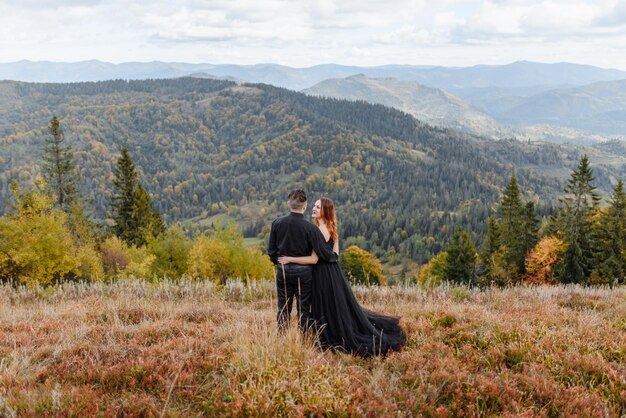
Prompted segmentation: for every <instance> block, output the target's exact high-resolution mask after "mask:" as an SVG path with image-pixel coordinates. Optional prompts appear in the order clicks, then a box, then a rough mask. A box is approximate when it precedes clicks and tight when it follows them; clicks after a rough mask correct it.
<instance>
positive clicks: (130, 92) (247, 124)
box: [0, 78, 609, 263]
mask: <svg viewBox="0 0 626 418" xmlns="http://www.w3.org/2000/svg"><path fill="white" fill-rule="evenodd" d="M7 88H10V89H14V91H15V96H16V97H18V98H19V106H17V105H16V106H6V107H2V108H0V143H1V144H2V149H3V153H2V155H0V165H1V166H2V167H3V171H2V172H0V197H1V198H0V212H2V211H3V209H4V207H5V206H4V203H3V199H5V198H7V197H8V196H9V194H10V182H11V180H12V179H16V178H17V179H19V180H20V181H21V182H29V181H30V180H29V179H32V178H34V177H35V176H36V174H37V173H38V172H39V167H40V164H39V163H38V159H39V150H40V148H38V147H40V142H41V137H42V129H44V128H45V126H46V125H47V124H48V122H49V116H48V115H51V114H59V115H60V114H62V115H63V119H62V123H63V128H64V131H65V134H66V136H67V138H68V139H70V138H79V140H78V141H74V142H73V152H74V156H75V160H76V165H77V167H79V170H78V171H79V173H80V180H81V181H80V182H79V189H80V191H81V192H82V194H83V196H84V197H85V200H87V201H89V202H90V206H91V208H92V209H93V214H94V218H95V219H97V220H99V221H104V220H106V219H107V217H108V216H109V215H110V214H111V212H110V203H111V198H112V196H113V194H116V193H118V191H117V189H116V188H115V186H114V185H113V184H112V182H111V173H112V172H113V171H114V169H115V166H116V165H117V157H118V155H119V154H120V151H121V149H122V148H123V146H126V147H127V148H128V151H129V154H130V155H132V158H133V162H134V163H135V164H136V167H137V171H138V172H140V173H142V176H141V177H142V178H141V179H140V183H141V185H142V187H143V188H144V190H146V191H149V195H150V197H151V198H152V200H153V202H152V203H153V210H154V211H155V212H158V213H159V214H161V216H162V217H163V220H164V221H167V222H168V223H175V222H178V221H184V222H189V223H194V224H196V226H199V225H202V224H204V222H205V221H206V219H207V218H211V217H213V216H218V215H222V214H223V215H226V216H228V217H229V218H231V219H232V218H236V219H237V220H238V221H239V222H240V223H242V224H244V223H245V224H246V225H253V224H254V225H255V227H254V228H251V231H248V234H249V235H256V234H258V233H259V232H260V231H261V230H262V229H263V225H267V224H269V222H270V221H271V219H272V217H273V216H275V215H276V214H277V213H278V212H281V205H282V204H283V194H284V191H285V190H288V189H289V188H291V187H292V186H294V185H296V184H298V185H303V186H304V187H305V188H306V189H307V191H310V192H311V193H312V194H314V195H321V194H324V195H328V196H329V197H331V198H332V199H333V200H334V201H335V202H336V203H337V207H338V209H339V210H340V215H341V223H342V228H341V231H340V233H341V235H342V238H344V239H346V241H344V242H347V239H348V238H350V239H352V240H353V242H354V243H358V244H359V246H361V247H362V248H364V249H365V250H367V251H369V252H372V253H373V254H375V255H376V256H377V257H381V258H382V257H383V256H384V255H385V253H386V252H389V251H391V249H392V248H393V249H394V251H395V252H396V253H397V254H398V255H399V256H401V257H403V258H413V259H415V260H416V261H418V262H420V263H422V262H426V261H427V260H428V259H430V258H431V257H432V256H434V255H436V254H437V253H439V252H440V251H442V250H443V249H444V248H445V245H446V243H447V242H448V241H449V239H450V237H451V235H452V233H453V228H452V227H451V225H457V224H458V225H462V226H463V228H464V229H465V230H466V231H467V232H468V233H469V234H470V237H471V238H472V241H473V242H475V243H477V242H479V241H480V239H481V238H482V237H483V236H484V234H485V232H486V220H487V219H488V218H489V216H492V215H493V207H494V204H496V203H497V202H498V200H499V199H500V191H501V190H502V188H503V187H504V186H506V180H508V178H507V176H508V174H509V173H510V172H511V170H512V169H513V168H516V170H517V171H516V173H517V175H518V181H519V182H520V184H519V186H520V187H522V188H525V189H527V190H532V191H533V193H534V194H535V195H536V196H537V197H539V198H540V200H538V201H537V207H536V210H537V212H538V214H539V215H545V214H546V213H547V212H549V211H550V208H551V207H552V206H554V204H555V203H556V196H557V194H558V192H559V191H560V190H561V188H562V187H561V186H562V185H561V184H560V183H559V181H558V180H555V179H554V178H552V177H546V176H543V175H542V174H541V172H540V170H541V168H542V167H548V166H549V167H550V168H551V169H552V168H555V169H558V168H561V169H562V168H564V167H569V165H570V162H571V161H574V160H576V159H577V158H578V156H577V155H575V153H573V152H571V151H570V150H568V149H566V148H564V149H561V147H560V146H557V145H545V146H544V145H541V146H540V145H537V144H522V143H520V142H518V141H508V140H502V141H490V140H484V139H481V138H475V137H471V136H469V135H466V134H463V133H460V132H455V131H452V130H446V129H438V128H433V127H431V126H428V125H426V124H423V123H420V122H419V121H417V120H415V119H414V118H412V117H411V116H409V115H407V114H405V113H402V112H399V111H397V110H395V109H392V108H388V107H385V106H380V105H370V104H367V103H364V102H347V101H342V100H336V99H324V98H317V97H309V96H306V95H303V94H300V93H296V92H293V91H289V90H284V89H279V88H275V87H272V86H266V85H241V86H238V85H236V84H234V83H231V82H223V81H217V80H207V79H204V80H201V79H194V78H182V79H175V80H144V81H129V82H127V81H121V80H116V81H106V82H97V83H73V84H32V83H17V84H15V85H13V84H12V83H8V87H7ZM7 100H8V99H7ZM42 127H44V128H42ZM520 167H523V168H520ZM596 177H597V179H598V180H597V181H598V183H599V184H600V185H602V186H603V187H604V188H607V187H609V186H608V185H609V176H608V175H607V171H606V170H604V169H602V168H599V169H598V170H597V172H596ZM503 179H505V180H504V181H503ZM249 207H263V208H271V210H267V211H266V212H265V214H263V216H262V217H259V218H257V217H255V216H250V215H249V213H246V210H247V208H249ZM161 229H162V228H161ZM133 241H134V239H133Z"/></svg>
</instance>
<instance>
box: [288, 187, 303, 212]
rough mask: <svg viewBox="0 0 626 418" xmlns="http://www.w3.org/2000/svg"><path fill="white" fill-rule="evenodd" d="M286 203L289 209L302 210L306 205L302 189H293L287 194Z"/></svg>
mask: <svg viewBox="0 0 626 418" xmlns="http://www.w3.org/2000/svg"><path fill="white" fill-rule="evenodd" d="M287 204H288V205H289V209H291V210H302V208H303V207H304V205H306V192H305V191H304V190H302V189H295V190H292V191H291V192H290V193H289V196H287Z"/></svg>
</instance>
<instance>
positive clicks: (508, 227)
mask: <svg viewBox="0 0 626 418" xmlns="http://www.w3.org/2000/svg"><path fill="white" fill-rule="evenodd" d="M523 210H524V209H523V206H522V199H521V197H520V191H519V187H518V185H517V179H516V178H515V175H513V176H511V180H510V181H509V184H508V185H507V186H506V189H505V191H504V197H503V198H502V207H501V209H500V213H501V218H500V236H501V243H502V245H504V246H505V247H506V253H507V254H506V256H505V258H504V260H505V261H506V263H508V264H514V265H515V266H516V267H517V270H518V272H521V271H523V269H524V258H525V255H526V254H525V249H524V244H523V229H524V223H523V220H522V215H523Z"/></svg>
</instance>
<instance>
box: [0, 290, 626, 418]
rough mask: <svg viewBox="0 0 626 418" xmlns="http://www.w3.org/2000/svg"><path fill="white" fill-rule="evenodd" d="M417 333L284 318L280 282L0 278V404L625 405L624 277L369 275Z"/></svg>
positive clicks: (38, 408) (246, 408) (347, 410)
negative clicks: (398, 346)
mask: <svg viewBox="0 0 626 418" xmlns="http://www.w3.org/2000/svg"><path fill="white" fill-rule="evenodd" d="M355 293H356V294H357V298H359V300H360V301H361V302H362V303H363V304H364V305H365V306H367V307H368V308H372V309H375V310H379V311H384V312H387V313H390V314H397V315H401V316H402V318H403V319H402V324H403V326H404V328H405V329H406V330H407V333H408V335H409V340H408V344H407V346H406V348H405V349H404V350H402V351H401V352H398V353H393V354H391V355H389V356H387V357H385V358H375V359H368V360H364V359H360V358H355V357H352V356H350V355H345V354H336V353H332V352H322V351H319V350H318V349H317V348H316V347H315V345H314V344H313V342H312V341H308V340H303V338H302V337H301V336H300V335H299V333H298V331H297V330H295V329H292V330H290V332H288V333H287V335H283V336H279V335H277V333H276V330H275V308H274V306H275V298H274V289H273V285H272V283H269V282H268V283H261V284H252V285H244V284H242V283H241V282H230V283H228V284H227V285H226V287H224V288H223V289H217V288H215V287H214V286H212V285H211V284H208V283H191V282H181V283H177V284H175V283H169V282H166V283H161V284H148V283H144V282H120V283H115V284H109V285H105V284H94V285H81V284H67V285H64V286H61V287H58V288H53V289H45V290H44V289H30V290H29V289H26V288H19V289H13V288H11V287H9V286H1V287H0V298H1V299H0V300H1V301H2V304H1V305H0V416H101V415H102V416H113V415H117V414H120V413H124V416H198V415H208V416H250V415H251V416H310V415H313V416H318V415H340V416H440V417H447V416H449V417H452V416H485V415H486V416H602V417H604V416H608V417H612V416H615V417H617V416H623V415H624V414H626V289H624V288H619V289H613V290H610V289H584V288H579V287H537V288H514V289H505V290H499V289H487V290H483V291H479V290H470V289H465V288H451V287H446V286H443V287H440V288H436V289H433V290H421V289H418V288H412V287H407V288H403V287H401V288H385V289H376V288H369V289H367V288H357V289H355Z"/></svg>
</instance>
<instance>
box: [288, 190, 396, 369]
mask: <svg viewBox="0 0 626 418" xmlns="http://www.w3.org/2000/svg"><path fill="white" fill-rule="evenodd" d="M313 219H314V221H315V224H316V225H317V226H318V227H319V228H320V231H321V232H322V234H324V238H325V239H326V245H328V246H330V247H332V248H333V251H334V252H335V253H337V254H339V240H338V236H337V220H336V217H335V206H334V204H333V201H332V200H330V199H327V198H324V197H323V198H321V199H320V200H318V201H317V202H315V206H314V207H313ZM279 262H280V263H283V264H289V263H296V264H315V266H314V268H313V298H312V299H313V300H312V309H313V317H314V318H315V321H316V324H317V327H318V333H319V337H320V342H321V344H322V346H324V347H330V348H333V349H337V350H339V351H344V352H348V353H352V354H357V355H360V356H363V357H369V356H372V355H380V354H385V353H387V352H389V351H390V350H399V349H400V348H401V347H402V346H403V345H404V344H405V342H406V335H405V333H404V331H403V330H402V328H401V327H400V325H399V318H396V317H392V316H387V315H382V314H379V313H376V312H372V311H369V310H367V309H364V308H362V307H361V306H360V305H359V303H358V302H357V300H356V298H355V297H354V293H352V289H351V288H350V284H349V283H348V281H347V280H346V277H345V275H344V274H343V271H342V270H341V268H340V267H339V264H337V263H327V262H324V261H322V260H319V262H318V258H317V255H316V254H315V253H313V254H311V256H308V257H281V258H279ZM316 263H317V264H316Z"/></svg>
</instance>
